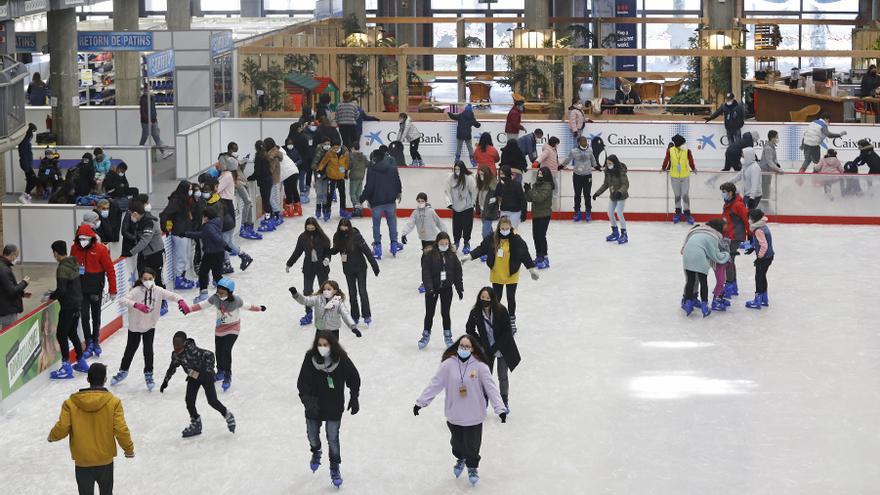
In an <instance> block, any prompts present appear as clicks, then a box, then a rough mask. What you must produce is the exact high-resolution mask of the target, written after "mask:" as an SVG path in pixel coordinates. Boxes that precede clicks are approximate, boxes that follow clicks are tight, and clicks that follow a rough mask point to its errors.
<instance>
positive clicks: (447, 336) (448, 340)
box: [443, 330, 452, 349]
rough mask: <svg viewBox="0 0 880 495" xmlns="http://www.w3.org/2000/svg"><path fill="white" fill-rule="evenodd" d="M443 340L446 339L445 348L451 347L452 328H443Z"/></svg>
mask: <svg viewBox="0 0 880 495" xmlns="http://www.w3.org/2000/svg"><path fill="white" fill-rule="evenodd" d="M443 340H445V341H446V348H447V349H449V348H450V347H452V330H443Z"/></svg>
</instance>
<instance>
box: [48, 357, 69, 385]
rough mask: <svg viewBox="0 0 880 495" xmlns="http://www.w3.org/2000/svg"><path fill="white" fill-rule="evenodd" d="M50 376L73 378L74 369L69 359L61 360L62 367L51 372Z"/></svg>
mask: <svg viewBox="0 0 880 495" xmlns="http://www.w3.org/2000/svg"><path fill="white" fill-rule="evenodd" d="M49 378H51V379H53V380H69V379H71V378H73V369H71V367H70V363H68V362H67V361H62V362H61V367H60V368H58V370H57V371H53V372H51V373H49Z"/></svg>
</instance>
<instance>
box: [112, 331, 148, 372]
mask: <svg viewBox="0 0 880 495" xmlns="http://www.w3.org/2000/svg"><path fill="white" fill-rule="evenodd" d="M155 335H156V329H155V328H151V329H149V330H147V331H146V332H144V333H140V332H132V331H131V330H129V331H128V342H126V344H125V352H123V353H122V364H120V365H119V369H121V370H124V371H128V368H129V367H130V366H131V360H132V359H134V353H135V352H137V350H138V346H139V345H140V343H141V339H143V341H144V373H152V372H153V337H155Z"/></svg>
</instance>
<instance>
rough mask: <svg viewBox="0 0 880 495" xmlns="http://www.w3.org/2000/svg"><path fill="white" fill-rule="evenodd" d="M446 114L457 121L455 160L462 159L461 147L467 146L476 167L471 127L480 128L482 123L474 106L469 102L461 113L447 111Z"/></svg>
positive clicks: (472, 163) (469, 155)
mask: <svg viewBox="0 0 880 495" xmlns="http://www.w3.org/2000/svg"><path fill="white" fill-rule="evenodd" d="M446 115H448V116H449V118H450V119H452V120H454V121H456V123H457V124H456V127H455V141H456V145H455V161H459V160H460V159H461V147H462V146H465V147H466V148H467V152H468V157H469V158H470V162H471V166H472V167H476V166H477V163H476V162H475V161H474V143H473V140H474V138H473V131H472V129H471V128H472V127H477V128H479V127H480V123H479V122H477V117H476V116H475V115H474V107H473V106H472V105H471V104H470V103H468V104H467V105H465V106H464V110H462V111H461V113H452V112H446Z"/></svg>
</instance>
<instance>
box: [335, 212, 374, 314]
mask: <svg viewBox="0 0 880 495" xmlns="http://www.w3.org/2000/svg"><path fill="white" fill-rule="evenodd" d="M330 254H338V255H339V257H340V259H341V260H342V273H344V274H345V281H346V282H348V293H349V295H351V317H352V319H353V320H354V323H355V325H357V324H358V323H359V322H360V318H361V315H363V317H364V323H366V324H367V326H370V324H371V323H373V313H372V311H370V295H369V294H368V293H367V263H369V264H370V266H371V267H372V268H373V273H374V274H375V275H376V276H377V277H378V276H379V263H377V262H376V260H375V259H374V258H373V253H372V252H371V251H370V247H369V246H368V245H367V242H366V241H365V240H364V238H363V236H361V233H360V231H358V229H356V228H354V227H352V226H351V220H349V219H347V218H341V219H339V226H338V227H337V229H336V233H335V234H333V249H331V250H330ZM358 294H360V305H358Z"/></svg>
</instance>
